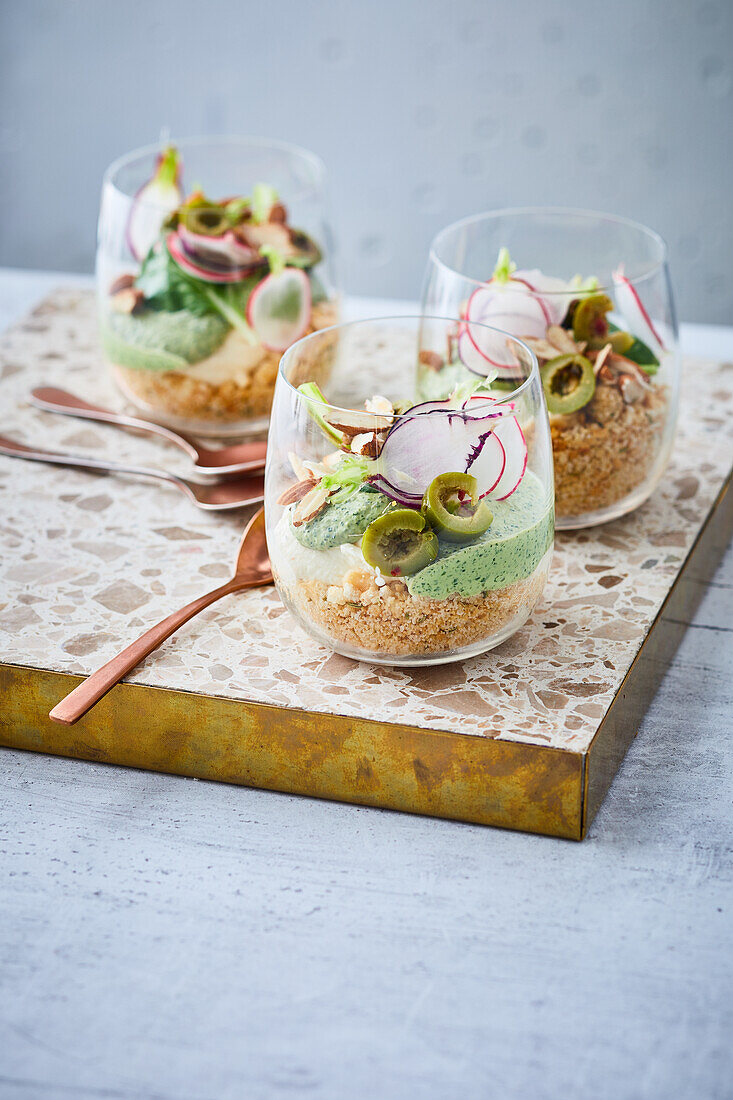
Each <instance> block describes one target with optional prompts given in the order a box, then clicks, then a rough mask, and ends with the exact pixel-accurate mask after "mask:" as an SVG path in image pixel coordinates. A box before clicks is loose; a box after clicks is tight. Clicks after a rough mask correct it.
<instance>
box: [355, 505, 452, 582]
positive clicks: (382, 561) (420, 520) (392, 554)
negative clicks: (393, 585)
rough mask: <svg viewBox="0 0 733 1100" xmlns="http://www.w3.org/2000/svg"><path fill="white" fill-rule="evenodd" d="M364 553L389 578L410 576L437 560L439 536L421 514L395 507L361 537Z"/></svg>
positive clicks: (370, 562) (410, 509)
mask: <svg viewBox="0 0 733 1100" xmlns="http://www.w3.org/2000/svg"><path fill="white" fill-rule="evenodd" d="M361 552H362V554H363V555H364V558H365V560H366V561H367V562H369V564H370V565H372V566H374V568H375V569H379V570H380V571H381V572H382V573H384V575H385V576H386V577H409V576H410V575H411V574H412V573H417V572H418V571H419V570H420V569H424V568H425V566H426V565H430V563H431V562H434V561H435V559H436V558H437V556H438V537H437V535H436V534H435V532H434V531H433V530H431V528H430V527H428V526H427V524H426V522H425V516H424V515H422V513H421V512H417V511H415V510H413V509H412V508H396V509H395V510H394V511H393V512H385V514H384V515H383V516H379V517H378V518H377V519H375V520H373V522H372V523H370V524H369V526H368V527H367V529H366V531H365V532H364V534H363V536H362V540H361Z"/></svg>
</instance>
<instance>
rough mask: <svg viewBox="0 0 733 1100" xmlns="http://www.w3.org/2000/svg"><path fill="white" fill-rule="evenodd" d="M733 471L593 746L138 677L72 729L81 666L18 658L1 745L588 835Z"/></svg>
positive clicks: (717, 537)
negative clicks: (220, 693) (215, 692)
mask: <svg viewBox="0 0 733 1100" xmlns="http://www.w3.org/2000/svg"><path fill="white" fill-rule="evenodd" d="M730 482H731V477H730V475H729V477H728V479H727V481H726V482H725V484H724V485H723V487H722V489H721V491H720V493H719V494H718V497H717V499H716V501H715V504H714V505H713V507H712V508H711V510H710V512H709V513H708V516H707V518H706V521H705V523H704V524H703V525H702V527H701V529H700V531H699V533H698V536H697V538H696V540H695V542H694V544H693V546H692V547H691V549H690V551H689V553H688V555H687V557H686V559H685V562H684V565H683V567H682V569H681V570H680V572H679V574H678V576H677V579H676V581H675V583H674V584H673V586H672V588H671V589H670V591H669V593H668V594H667V597H666V599H665V601H664V603H663V605H662V607H661V608H660V610H659V613H658V614H657V616H656V619H655V620H654V622H653V624H652V626H651V628H650V630H649V632H648V633H647V635H646V638H645V640H644V642H643V644H642V646H641V648H640V650H639V652H638V653H637V655H636V658H635V659H634V662H633V664H632V665H631V667H630V669H629V671H628V673H627V674H626V676H625V678H624V680H623V683H622V684H621V686H620V688H619V690H618V692H617V693H616V696H615V698H614V701H613V702H612V704H611V706H610V707H609V709H608V711H607V712H606V715H605V716H604V718H603V720H602V721H601V723H600V725H599V728H598V730H597V731H596V734H595V736H594V738H593V741H592V742H591V744H590V746H589V748H588V749H587V750H586V751H584V752H573V751H570V750H565V749H556V748H550V747H548V746H544V745H533V744H527V743H523V742H516V741H503V740H495V739H491V738H484V737H478V736H474V735H468V734H462V733H460V732H457V731H455V730H450V729H445V730H433V729H421V728H419V727H416V726H409V725H398V724H394V723H382V722H376V721H372V720H368V719H356V718H351V717H346V716H341V715H332V714H325V713H313V712H308V711H304V710H297V709H291V708H285V707H277V706H272V705H269V704H265V703H252V702H247V701H245V700H232V699H223V698H217V697H213V696H205V695H200V694H198V693H193V692H191V693H187V692H183V691H177V690H176V691H174V690H171V689H167V688H158V687H148V686H144V685H139V684H121V685H119V686H118V687H117V688H115V689H114V690H113V691H112V692H110V693H109V694H108V695H107V696H106V697H105V698H104V699H103V700H102V701H101V702H100V703H98V704H97V706H96V707H95V708H94V709H93V710H92V711H91V712H90V713H89V714H88V715H87V716H86V717H85V718H83V719H82V720H81V721H80V722H78V723H77V725H75V726H69V727H67V726H61V725H58V724H56V723H54V722H51V721H50V719H49V718H48V711H49V710H50V709H51V708H52V707H53V706H54V704H55V703H56V702H58V700H59V698H60V697H61V696H62V695H63V694H64V693H66V692H67V691H69V690H70V688H71V687H73V686H74V685H76V684H77V683H80V682H81V680H82V679H83V677H80V676H72V675H70V674H68V673H61V672H54V671H50V670H44V669H37V668H29V667H26V666H19V665H11V664H0V696H1V697H2V700H3V702H2V708H1V709H0V745H3V746H5V747H8V748H16V749H26V750H30V751H35V752H43V753H49V754H52V755H57V756H69V757H76V758H78V759H82V760H91V761H97V762H103V763H108V764H118V765H126V766H129V767H135V768H143V769H147V770H150V771H160V772H168V773H172V774H176V775H184V776H189V777H196V778H199V779H210V780H218V781H222V782H227V783H235V784H240V785H243V786H248V787H259V788H265V789H269V790H276V791H282V792H285V793H289V794H303V795H308V796H311V797H316V798H326V799H332V800H336V801H341V802H352V803H356V804H359V805H366V806H374V807H379V808H382V809H390V810H401V811H406V812H410V813H417V814H426V815H430V816H434V817H444V818H452V819H455V820H460V821H466V822H473V823H477V824H482V825H494V826H500V827H503V828H510V829H519V830H522V831H524V832H531V833H542V834H545V835H549V836H556V837H565V838H568V839H572V840H581V839H582V838H583V837H584V836H585V835H586V833H587V831H588V827H589V826H590V823H591V822H592V820H593V818H594V817H595V815H596V813H597V811H598V809H599V808H600V805H601V803H602V801H603V798H604V797H605V794H606V792H607V790H608V788H609V787H610V785H611V782H612V780H613V777H614V775H615V774H616V772H617V770H618V768H619V766H620V764H621V761H622V760H623V758H624V755H625V753H626V750H627V749H628V747H629V745H630V743H631V741H632V740H633V739H634V737H635V736H636V733H637V731H638V726H639V723H640V721H641V719H642V717H643V715H644V712H645V711H646V708H647V706H648V705H649V703H650V701H651V699H652V698H653V696H654V694H655V692H656V690H657V688H658V686H659V684H660V682H661V680H662V677H663V676H664V673H665V672H666V668H667V665H668V663H669V661H670V659H671V657H672V656H673V654H674V652H675V650H676V648H677V646H678V645H679V642H680V640H681V638H682V636H683V634H684V632H685V629H686V627H685V622H686V621H689V619H690V618H691V616H692V614H693V613H694V610H695V608H696V606H697V604H698V602H699V600H700V598H701V596H702V593H703V591H704V583H702V582H705V581H707V580H709V579H710V578H711V577H712V575H713V573H714V571H715V568H716V567H717V564H718V562H719V560H720V557H721V556H722V553H723V551H724V549H725V547H726V545H727V543H728V540H729V539H730V537H731V532H732V531H733V493H731V492H730V491H729V489H730ZM693 572H694V573H695V575H696V576H695V579H694V580H693V579H691V575H692V573H693Z"/></svg>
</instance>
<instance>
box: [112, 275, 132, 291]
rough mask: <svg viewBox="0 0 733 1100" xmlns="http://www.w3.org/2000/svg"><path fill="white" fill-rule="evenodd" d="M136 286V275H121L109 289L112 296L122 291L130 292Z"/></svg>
mask: <svg viewBox="0 0 733 1100" xmlns="http://www.w3.org/2000/svg"><path fill="white" fill-rule="evenodd" d="M134 285H135V276H134V275H120V276H118V278H116V279H115V281H114V282H113V283H112V286H111V287H110V288H109V292H110V294H117V293H118V291H120V290H129V289H130V287H131V286H134Z"/></svg>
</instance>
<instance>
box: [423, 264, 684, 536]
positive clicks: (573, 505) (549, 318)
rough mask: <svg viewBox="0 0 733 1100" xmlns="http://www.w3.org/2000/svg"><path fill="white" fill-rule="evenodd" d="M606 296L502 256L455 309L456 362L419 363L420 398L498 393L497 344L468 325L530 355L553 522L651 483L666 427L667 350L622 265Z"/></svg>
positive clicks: (593, 285)
mask: <svg viewBox="0 0 733 1100" xmlns="http://www.w3.org/2000/svg"><path fill="white" fill-rule="evenodd" d="M612 295H613V296H611V295H610V294H609V293H607V292H606V291H605V290H602V289H600V288H599V284H598V280H597V279H596V278H594V277H590V278H581V277H580V276H578V277H576V278H574V279H571V280H563V279H559V278H556V277H554V276H552V275H548V274H546V273H545V272H543V271H540V270H537V269H533V270H518V269H517V268H516V265H515V264H514V263H513V262H512V260H511V257H510V255H509V252H508V251H507V249H505V248H504V249H502V250H501V251H500V253H499V257H498V261H497V264H496V268H495V270H494V272H493V275H492V276H491V278H490V279H489V280H488V281H487V282H486V283H484V284H482V285H479V286H478V287H477V288H476V289H475V290H474V291H473V293H472V294H471V295H470V297H469V298H468V299H467V300H465V301H464V303H463V305H462V308H461V316H462V318H463V323H462V324H459V325H457V327H456V331H455V342H456V348H457V350H458V358H459V360H460V363H461V367H460V368H458V371H457V370H456V364H455V361H453V362H451V363H448V362H447V361H446V362H440V361H434V362H432V363H426V364H425V369H424V371H423V377H422V382H421V388H422V392H423V393H424V394H425V395H426V396H428V395H434V394H436V393H440V392H445V391H446V390H447V389H448V388H449V387H451V386H453V385H455V384H456V382H457V381H461V380H464V379H466V378H468V377H469V376H470V375H471V374H473V375H484V374H487V373H489V374H493V375H494V381H493V383H492V385H491V389H492V391H497V390H501V388H502V386H503V385H508V386H511V385H512V382H511V381H506V382H505V381H504V380H503V374H504V372H505V365H504V361H503V357H502V355H501V353H500V354H499V355H498V356H497V354H496V342H495V340H492V341H491V344H492V346H487V345H486V343H485V341H484V337H483V331H484V330H481V329H478V330H477V332H476V334H474V333H473V332H472V331H471V327H470V322H481V323H482V324H484V325H490V326H496V327H497V328H499V329H503V330H504V331H505V332H507V333H511V334H512V335H514V336H517V337H519V338H521V339H522V340H523V341H524V342H525V343H526V344H528V345H529V346H530V347H531V348H532V350H533V351H534V352H535V354H536V355H537V358H538V361H539V364H540V374H541V378H542V386H543V390H544V394H545V399H546V402H547V409H548V412H549V417H550V426H551V431H552V445H553V454H554V467H555V498H556V512H557V518H558V520H562V519H569V520H570V523H569V524H568V525H570V526H572V525H573V521H574V520H575V519H577V518H578V517H583V516H585V517H590V516H595V515H601V516H602V515H603V513H604V510H606V509H612V508H613V506H614V505H615V504H617V503H618V502H620V501H625V500H626V499H627V498H629V497H630V496H631V495H632V494H633V493H634V491H635V490H637V489H640V488H641V489H644V488H645V487H647V486H649V485H650V484H653V482H654V480H655V477H656V476H657V474H658V473H660V472H661V468H662V466H663V462H664V460H665V452H666V449H667V448H666V447H665V446H664V444H665V438H666V442H667V443H669V438H668V436H669V432H668V431H667V428H668V427H669V426H671V425H673V417H672V416H671V415H670V409H669V391H668V387H667V385H666V384H665V383H664V382H663V381H661V380H660V377H659V371H660V366H661V365H662V364H663V362H664V359H665V356H666V355H667V353H668V350H669V349H668V348H667V347H666V345H665V340H664V338H663V336H662V334H661V333H660V331H659V330H658V328H657V326H656V325H655V323H654V322H653V321H652V319H651V317H650V316H649V313H648V312H647V310H646V308H645V306H644V304H643V302H642V300H641V297H640V295H639V293H638V291H637V289H636V287H635V286H634V285H633V283H632V282H631V281H630V280H629V279H627V278H626V276H625V274H624V269H623V266H620V267H619V268H618V269H617V270H616V271H615V272H614V274H613V288H612Z"/></svg>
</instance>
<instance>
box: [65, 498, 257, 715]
mask: <svg viewBox="0 0 733 1100" xmlns="http://www.w3.org/2000/svg"><path fill="white" fill-rule="evenodd" d="M271 581H272V572H271V570H270V559H269V557H268V554H267V542H266V541H265V510H264V508H260V510H259V511H258V512H257V513H256V514H255V515H254V516H253V517H252V519H251V520H250V521H249V523H248V524H247V527H246V528H245V532H244V534H243V536H242V541H241V543H240V544H239V553H238V554H237V564H236V566H235V568H234V575H233V576H232V577H231V579H230V580H228V581H227V582H226V584H222V585H220V587H219V588H214V589H213V590H212V591H211V592H207V593H206V594H205V595H204V596H199V598H198V599H197V600H193V601H192V602H191V603H189V604H186V606H185V607H182V608H181V609H180V611H174V612H173V614H172V615H169V616H168V618H167V619H163V621H162V622H159V623H158V624H157V626H153V627H151V628H150V630H147V631H146V632H145V633H144V634H143V635H142V637H140V638H138V639H137V641H136V642H133V643H132V645H129V646H128V647H127V648H126V649H123V650H122V652H121V653H118V654H117V656H116V657H113V658H112V660H111V661H108V662H107V664H106V665H102V667H101V668H98V669H97V671H96V672H93V673H92V674H91V676H88V677H87V678H86V680H84V681H83V682H82V683H81V684H79V686H78V687H75V688H74V690H73V691H71V692H69V694H68V695H67V696H66V697H65V698H64V699H62V700H61V702H60V703H57V704H56V706H55V707H54V708H53V710H52V711H50V712H49V718H52V719H53V721H54V722H61V723H62V725H64V726H73V724H74V722H77V721H78V720H79V719H80V718H81V717H82V715H84V714H86V713H87V711H88V710H91V708H92V707H93V706H94V704H95V703H98V702H99V700H100V699H101V698H102V696H104V695H106V694H107V692H108V691H109V690H110V688H113V687H114V686H115V684H118V683H119V682H120V680H121V679H122V678H123V677H124V676H126V675H127V673H128V672H131V671H132V669H133V668H135V667H136V665H139V664H140V662H141V661H142V660H143V658H144V657H147V656H148V654H149V653H152V652H153V650H154V649H157V648H158V646H159V645H161V644H162V643H163V642H164V641H165V640H166V639H167V638H170V636H171V634H174V633H175V632H176V630H178V628H179V626H183V624H184V623H187V622H188V620H189V619H192V618H193V617H194V615H198V613H199V611H203V609H204V608H205V607H209V606H210V605H211V604H212V603H215V602H216V600H220V599H221V598H222V597H223V596H229V595H231V593H232V592H240V591H241V590H242V589H244V588H256V587H258V586H259V585H263V584H270V583H271Z"/></svg>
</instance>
